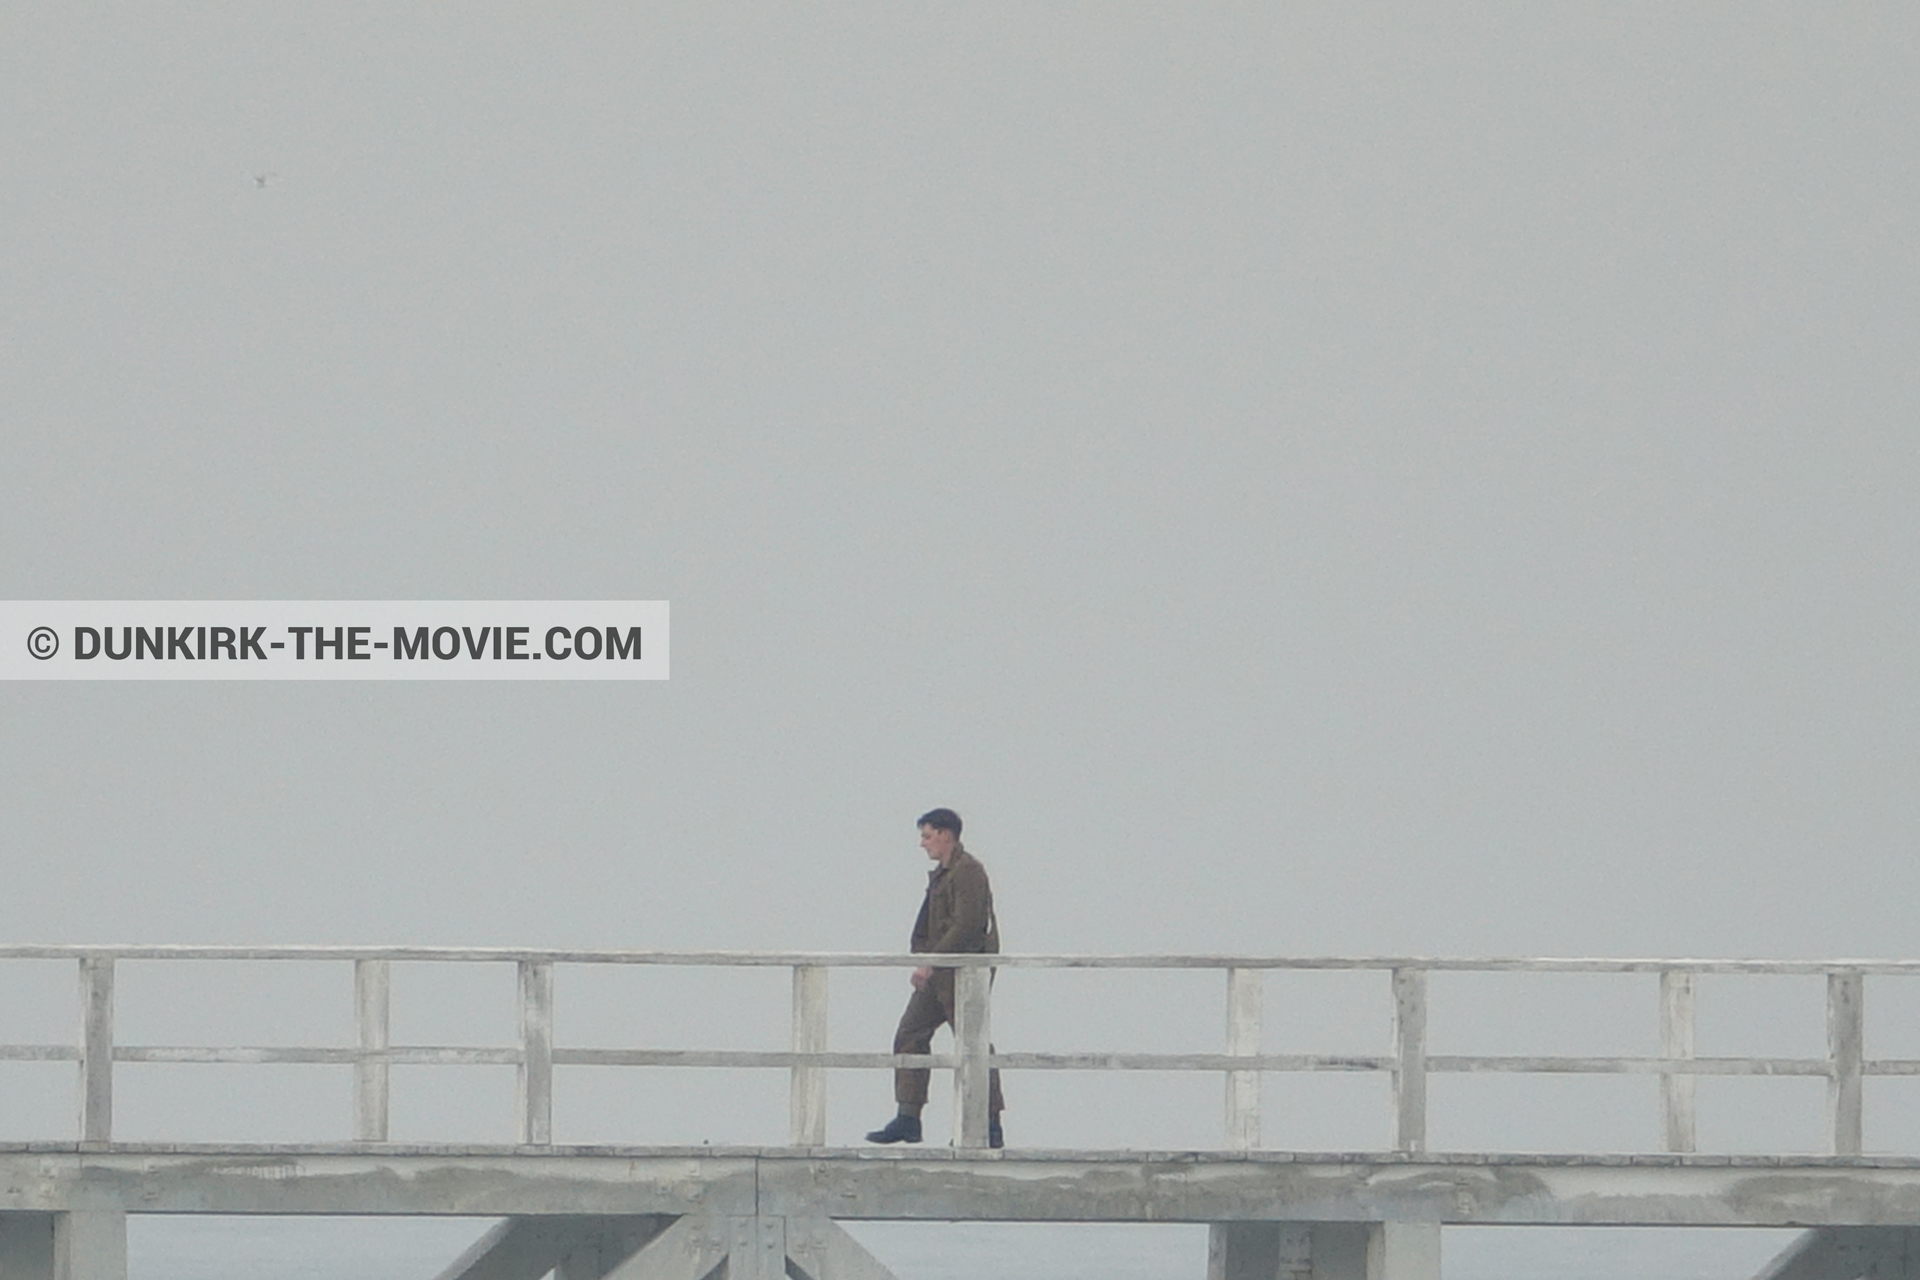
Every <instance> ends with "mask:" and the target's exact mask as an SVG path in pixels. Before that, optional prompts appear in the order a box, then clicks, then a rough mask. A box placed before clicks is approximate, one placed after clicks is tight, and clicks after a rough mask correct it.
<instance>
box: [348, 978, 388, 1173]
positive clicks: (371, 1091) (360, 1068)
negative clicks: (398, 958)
mask: <svg viewBox="0 0 1920 1280" xmlns="http://www.w3.org/2000/svg"><path fill="white" fill-rule="evenodd" d="M391 992H392V962H391V961H388V960H355V961H354V962H353V1010H354V1024H355V1026H356V1028H357V1032H358V1039H359V1050H360V1056H359V1057H358V1058H357V1059H356V1060H355V1062H354V1064H353V1136H354V1137H355V1138H357V1139H359V1140H360V1141H362V1142H385V1141H386V1140H387V1115H388V1109H387V1079H388V1065H387V1059H386V1057H385V1056H384V1055H385V1053H386V1049H387V1043H388V1039H389V1029H390V1027H391V1025H392V1024H391V1012H390V1005H391V999H390V997H391Z"/></svg>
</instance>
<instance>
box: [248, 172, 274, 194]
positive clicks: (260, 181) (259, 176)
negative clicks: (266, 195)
mask: <svg viewBox="0 0 1920 1280" xmlns="http://www.w3.org/2000/svg"><path fill="white" fill-rule="evenodd" d="M279 177H280V175H279V174H277V173H256V174H254V175H253V185H254V186H256V187H258V188H260V190H262V191H265V190H266V189H267V184H268V183H269V182H273V181H275V180H277V179H278V178H279Z"/></svg>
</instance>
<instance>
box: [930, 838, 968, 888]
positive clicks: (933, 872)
mask: <svg viewBox="0 0 1920 1280" xmlns="http://www.w3.org/2000/svg"><path fill="white" fill-rule="evenodd" d="M962 858H965V859H966V860H967V861H968V862H972V861H973V855H972V854H970V853H968V852H967V846H965V845H963V844H960V843H959V842H958V841H956V842H955V843H954V846H953V856H952V857H951V858H948V859H947V865H946V866H944V867H943V866H941V865H940V864H939V863H937V862H936V863H934V864H933V866H932V867H930V868H928V870H927V879H928V880H929V881H933V880H938V879H939V878H940V877H941V876H943V875H945V874H946V873H947V872H949V871H951V870H953V869H954V867H956V866H958V865H959V863H960V860H961V859H962Z"/></svg>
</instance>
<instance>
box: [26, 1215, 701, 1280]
mask: <svg viewBox="0 0 1920 1280" xmlns="http://www.w3.org/2000/svg"><path fill="white" fill-rule="evenodd" d="M671 1221H672V1219H671V1218H668V1217H664V1216H660V1215H643V1216H636V1217H625V1216H579V1217H575V1216H570V1215H555V1216H552V1217H525V1218H508V1219H507V1220H506V1221H505V1222H502V1223H500V1224H499V1225H498V1226H496V1227H494V1228H493V1229H492V1230H490V1231H488V1232H487V1233H486V1234H485V1235H484V1236H481V1237H480V1239H479V1240H478V1241H477V1242H475V1244H474V1245H473V1247H472V1248H470V1249H468V1250H467V1251H466V1252H465V1253H463V1254H461V1255H460V1256H459V1257H458V1258H456V1259H454V1261H453V1262H452V1263H451V1264H450V1265H449V1266H448V1267H447V1268H446V1269H445V1270H443V1271H442V1272H441V1273H440V1275H439V1277H438V1280H541V1278H542V1277H544V1276H546V1275H547V1274H548V1273H549V1272H551V1273H552V1274H553V1275H554V1276H555V1277H556V1280H604V1278H605V1277H606V1276H608V1275H611V1274H612V1273H613V1272H614V1270H616V1269H617V1268H618V1267H619V1266H620V1264H621V1263H623V1262H625V1261H626V1260H627V1259H629V1258H631V1257H633V1255H634V1254H636V1253H638V1252H639V1251H640V1250H641V1249H642V1248H643V1247H645V1245H646V1244H647V1242H648V1241H650V1240H653V1239H654V1238H655V1237H657V1236H659V1235H660V1233H661V1232H662V1231H664V1230H666V1228H667V1224H668V1223H670V1222H671ZM5 1274H6V1273H5V1272H0V1277H4V1276H5Z"/></svg>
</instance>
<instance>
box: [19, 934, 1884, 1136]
mask: <svg viewBox="0 0 1920 1280" xmlns="http://www.w3.org/2000/svg"><path fill="white" fill-rule="evenodd" d="M48 959H56V960H71V961H75V962H77V963H78V966H79V975H80V1035H79V1042H78V1043H77V1044H29V1045H0V1062H9V1061H10V1062H23V1061H28V1062H75V1063H77V1064H78V1065H79V1075H80V1084H79V1136H80V1141H81V1143H82V1144H83V1145H86V1146H103V1145H107V1144H110V1143H111V1142H112V1140H113V1082H114V1076H113V1068H114V1064H116V1063H121V1062H147V1063H156V1062H158V1063H306V1064H333V1065H344V1066H351V1067H352V1068H353V1073H354V1090H353V1139H354V1141H356V1142H365V1143H380V1142H385V1141H387V1138H388V1113H389V1105H388V1076H389V1069H390V1068H391V1067H394V1066H464V1065H511V1066H513V1067H515V1068H516V1069H517V1073H518V1081H519V1087H518V1114H519V1138H520V1142H521V1143H522V1144H523V1145H527V1146H535V1147H541V1146H551V1145H552V1142H553V1069H554V1067H555V1066H624V1067H649V1066H672V1067H762V1068H781V1069H785V1070H786V1071H788V1072H789V1073H790V1077H791V1089H790V1114H791V1140H792V1142H793V1143H794V1144H796V1145H801V1146H821V1145H824V1144H825V1142H826V1072H827V1071H828V1070H831V1069H835V1068H889V1067H929V1068H939V1069H948V1068H950V1069H952V1070H953V1071H954V1072H955V1077H956V1084H957V1087H958V1120H959V1141H960V1145H962V1146H966V1147H984V1146H986V1145H987V1082H988V1072H989V1069H990V1068H992V1067H1001V1068H1005V1069H1008V1070H1019V1071H1205V1072H1219V1073H1222V1074H1223V1076H1224V1079H1225V1083H1226V1146H1227V1147H1228V1148H1229V1149H1234V1150H1250V1149H1255V1148H1258V1147H1259V1146H1260V1145H1261V1131H1260V1130H1261V1127H1260V1081H1261V1073H1263V1072H1318V1071H1347V1072H1350V1071H1364V1072H1386V1073H1388V1074H1389V1075H1390V1077H1391V1084H1392V1107H1393V1144H1394V1148H1395V1149H1396V1150H1399V1151H1403V1152H1418V1151H1422V1150H1425V1148H1426V1142H1427V1080H1428V1077H1429V1076H1430V1075H1432V1074H1433V1073H1435V1072H1530V1073H1545V1074H1614V1075H1618V1074H1641V1075H1655V1076H1659V1077H1660V1079H1661V1110H1662V1119H1663V1131H1664V1139H1665V1147H1666V1149H1667V1150H1668V1151H1672V1152H1690V1151H1693V1150H1694V1149H1695V1123H1694V1083H1695V1081H1696V1080H1697V1079H1698V1078H1699V1077H1700V1076H1817V1077H1823V1078H1825V1079H1826V1081H1827V1086H1828V1088H1827V1096H1828V1121H1829V1131H1830V1134H1831V1149H1832V1151H1833V1152H1834V1153H1835V1154H1838V1155H1854V1154H1858V1153H1859V1152H1860V1150H1861V1118H1862V1108H1861V1103H1862V1087H1863V1081H1864V1080H1865V1078H1866V1077H1868V1076H1915V1075H1920V1059H1898V1058H1888V1059H1876V1060H1868V1059H1867V1057H1866V1055H1865V1052H1864V1042H1865V1036H1864V1028H1865V1007H1864V1002H1863V992H1864V984H1865V979H1866V978H1867V977H1868V976H1870V975H1906V976H1914V975H1920V961H1887V960H1860V961H1781V960H1592V959H1495V960H1447V959H1432V958H1419V957H1363V958H1350V959H1341V958H1289V957H1275V956H1077V955H1021V956H1015V955H1003V956H977V955H969V956H925V955H897V954H888V955H873V954H811V953H796V952H728V951H709V952H649V951H552V950H523V949H509V948H458V947H220V946H146V947H131V946H97V947H96V946H72V947H60V946H13V947H0V960H48ZM123 960H141V961H147V960H179V961H192V960H256V961H275V960H301V961H316V960H320V961H337V962H340V963H342V964H346V963H351V964H352V966H353V988H354V1009H355V1024H356V1027H357V1036H356V1041H357V1042H356V1043H355V1044H353V1045H351V1046H334V1047H298V1046H275V1047H232V1048H216V1047H202V1046H178V1045H125V1044H119V1043H117V1042H116V1041H115V1039H114V1029H113V1012H114V999H113V993H114V971H115V965H116V963H117V962H119V961H123ZM407 961H429V962H437V963H448V962H459V963H474V964H513V965H515V966H516V967H517V970H518V975H519V1015H520V1016H519V1024H520V1036H519V1043H518V1044H517V1045H513V1046H502V1047H496V1048H466V1047H448V1046H434V1045H396V1044H393V1043H391V1036H390V1034H389V1031H390V1025H391V1024H390V1016H389V992H390V977H391V966H392V965H393V964H394V963H396V962H407ZM929 963H932V964H937V965H940V966H942V967H953V968H956V969H958V970H959V972H958V974H957V992H958V995H957V1000H958V1005H959V1018H958V1021H959V1028H958V1033H957V1035H956V1037H955V1051H954V1052H953V1053H950V1054H920V1055H907V1054H891V1053H836V1052H829V1051H828V1050H827V1049H826V1043H827V987H828V982H827V979H828V973H829V971H830V970H832V969H836V968H908V967H914V966H918V965H922V964H929ZM557 965H676V966H702V967H722V968H734V967H750V968H784V969H788V970H790V971H791V972H792V977H793V1012H792V1022H791V1038H792V1048H791V1049H790V1050H784V1051H774V1052H756V1051H743V1050H705V1049H590V1048H567V1047H562V1046H557V1045H555V1044H554V1042H553V1002H554V994H553V976H554V968H555V966H557ZM990 968H1005V969H1140V970H1146V969H1212V970H1218V971H1221V972H1222V973H1224V974H1225V976H1226V1009H1227V1019H1226V1023H1227V1025H1226V1038H1225V1046H1224V1050H1225V1051H1224V1052H1222V1053H1018V1052H998V1053H990V1052H989V1050H988V1040H989V1036H988V1028H989V1026H990V1023H991V1014H990V986H991V984H990V981H989V978H990ZM1273 969H1282V970H1315V971H1330V970H1331V971H1358V972H1385V973H1387V974H1388V975H1389V976H1390V981H1391V991H1392V1017H1393V1028H1394V1037H1393V1046H1392V1051H1391V1052H1390V1053H1388V1054H1385V1055H1379V1056H1374V1055H1365V1054H1361V1055H1352V1054H1347V1055H1321V1054H1273V1053H1263V1052H1261V1050H1260V1040H1261V1026H1260V1023H1261V1010H1262V1006H1263V997H1264V985H1265V984H1264V975H1265V973H1266V971H1268V970H1273ZM1442 972H1445V973H1560V974H1565V973H1651V974H1656V975H1658V978H1659V999H1660V1004H1659V1018H1660V1033H1661V1051H1660V1053H1659V1055H1658V1056H1653V1057H1631V1056H1623V1057H1575V1056H1519V1055H1478V1056H1467V1055H1443V1054H1430V1053H1429V1052H1428V1051H1427V985H1428V975H1430V974H1433V973H1442ZM1706 974H1772V975H1814V976H1824V977H1825V978H1826V983H1827V1042H1828V1047H1827V1054H1826V1056H1825V1057H1820V1058H1782V1057H1699V1056H1696V1054H1695V1052H1694V995H1695V983H1696V979H1697V978H1699V977H1700V976H1701V975H1706Z"/></svg>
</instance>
